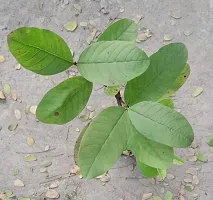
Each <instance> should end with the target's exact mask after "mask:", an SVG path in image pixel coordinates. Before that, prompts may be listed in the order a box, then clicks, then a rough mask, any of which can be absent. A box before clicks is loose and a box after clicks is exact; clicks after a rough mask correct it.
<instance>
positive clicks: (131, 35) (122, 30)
mask: <svg viewBox="0 0 213 200" xmlns="http://www.w3.org/2000/svg"><path fill="white" fill-rule="evenodd" d="M136 36H137V25H136V23H135V22H134V21H133V20H131V19H121V20H119V21H117V22H115V23H113V24H112V25H110V26H109V27H108V28H107V29H106V30H105V31H104V32H103V33H102V34H101V35H100V37H99V38H98V41H112V40H121V41H135V39H136Z"/></svg>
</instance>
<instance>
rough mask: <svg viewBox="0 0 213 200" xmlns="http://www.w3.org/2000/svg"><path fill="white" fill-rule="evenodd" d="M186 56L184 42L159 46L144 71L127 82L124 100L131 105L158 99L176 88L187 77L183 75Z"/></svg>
mask: <svg viewBox="0 0 213 200" xmlns="http://www.w3.org/2000/svg"><path fill="white" fill-rule="evenodd" d="M187 58H188V53H187V49H186V47H185V45H184V44H181V43H173V44H169V45H166V46H164V47H162V48H160V50H159V51H158V52H156V53H155V54H153V55H152V56H151V57H150V66H149V68H148V69H147V70H146V72H145V73H143V74H142V75H140V76H138V77H136V78H135V79H133V80H131V81H129V82H128V83H127V85H126V89H125V92H124V98H125V102H126V103H127V104H128V105H129V106H131V105H134V104H136V103H138V102H140V101H158V100H159V99H161V98H162V97H163V96H164V95H165V94H167V93H168V91H169V90H170V89H171V88H172V90H177V89H178V88H179V87H181V85H182V84H183V83H184V82H185V80H186V78H187V77H184V76H185V75H183V71H184V68H185V66H186V61H187ZM187 69H189V68H187ZM184 74H185V73H184ZM180 76H181V78H180ZM182 76H183V77H184V79H183V77H182ZM177 79H178V80H179V81H178V80H177ZM180 80H182V82H181V81H180ZM180 82H181V83H180Z"/></svg>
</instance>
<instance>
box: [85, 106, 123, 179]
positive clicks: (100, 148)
mask: <svg viewBox="0 0 213 200" xmlns="http://www.w3.org/2000/svg"><path fill="white" fill-rule="evenodd" d="M124 114H125V110H124V112H123V114H122V115H121V117H120V118H119V120H118V121H117V123H115V125H114V126H113V128H112V130H111V131H110V134H109V135H108V136H107V138H106V140H105V141H104V144H103V145H102V146H101V148H100V150H99V152H98V154H97V156H96V157H95V159H94V160H93V162H92V164H91V165H90V166H91V167H90V169H89V171H88V173H87V175H88V174H90V172H91V169H92V167H93V165H94V163H95V162H96V159H97V157H98V156H99V154H100V152H101V150H102V148H103V147H104V146H105V144H106V142H107V140H108V139H109V138H110V136H111V134H112V132H113V130H114V129H115V127H116V125H117V124H118V122H119V121H120V120H121V119H122V117H123V115H124Z"/></svg>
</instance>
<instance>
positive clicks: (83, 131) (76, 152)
mask: <svg viewBox="0 0 213 200" xmlns="http://www.w3.org/2000/svg"><path fill="white" fill-rule="evenodd" d="M88 127H89V124H87V125H86V126H85V127H84V128H83V130H82V131H81V133H80V135H79V136H78V139H77V141H76V143H75V147H74V160H75V164H76V165H78V152H79V149H80V144H81V140H82V138H83V136H84V134H85V132H86V130H87V128H88Z"/></svg>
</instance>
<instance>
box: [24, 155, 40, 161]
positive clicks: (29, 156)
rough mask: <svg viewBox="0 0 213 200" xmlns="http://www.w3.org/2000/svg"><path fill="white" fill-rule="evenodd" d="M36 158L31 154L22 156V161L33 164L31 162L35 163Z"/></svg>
mask: <svg viewBox="0 0 213 200" xmlns="http://www.w3.org/2000/svg"><path fill="white" fill-rule="evenodd" d="M36 160H37V158H36V157H35V155H32V154H27V155H25V156H24V161H25V162H33V161H36Z"/></svg>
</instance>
